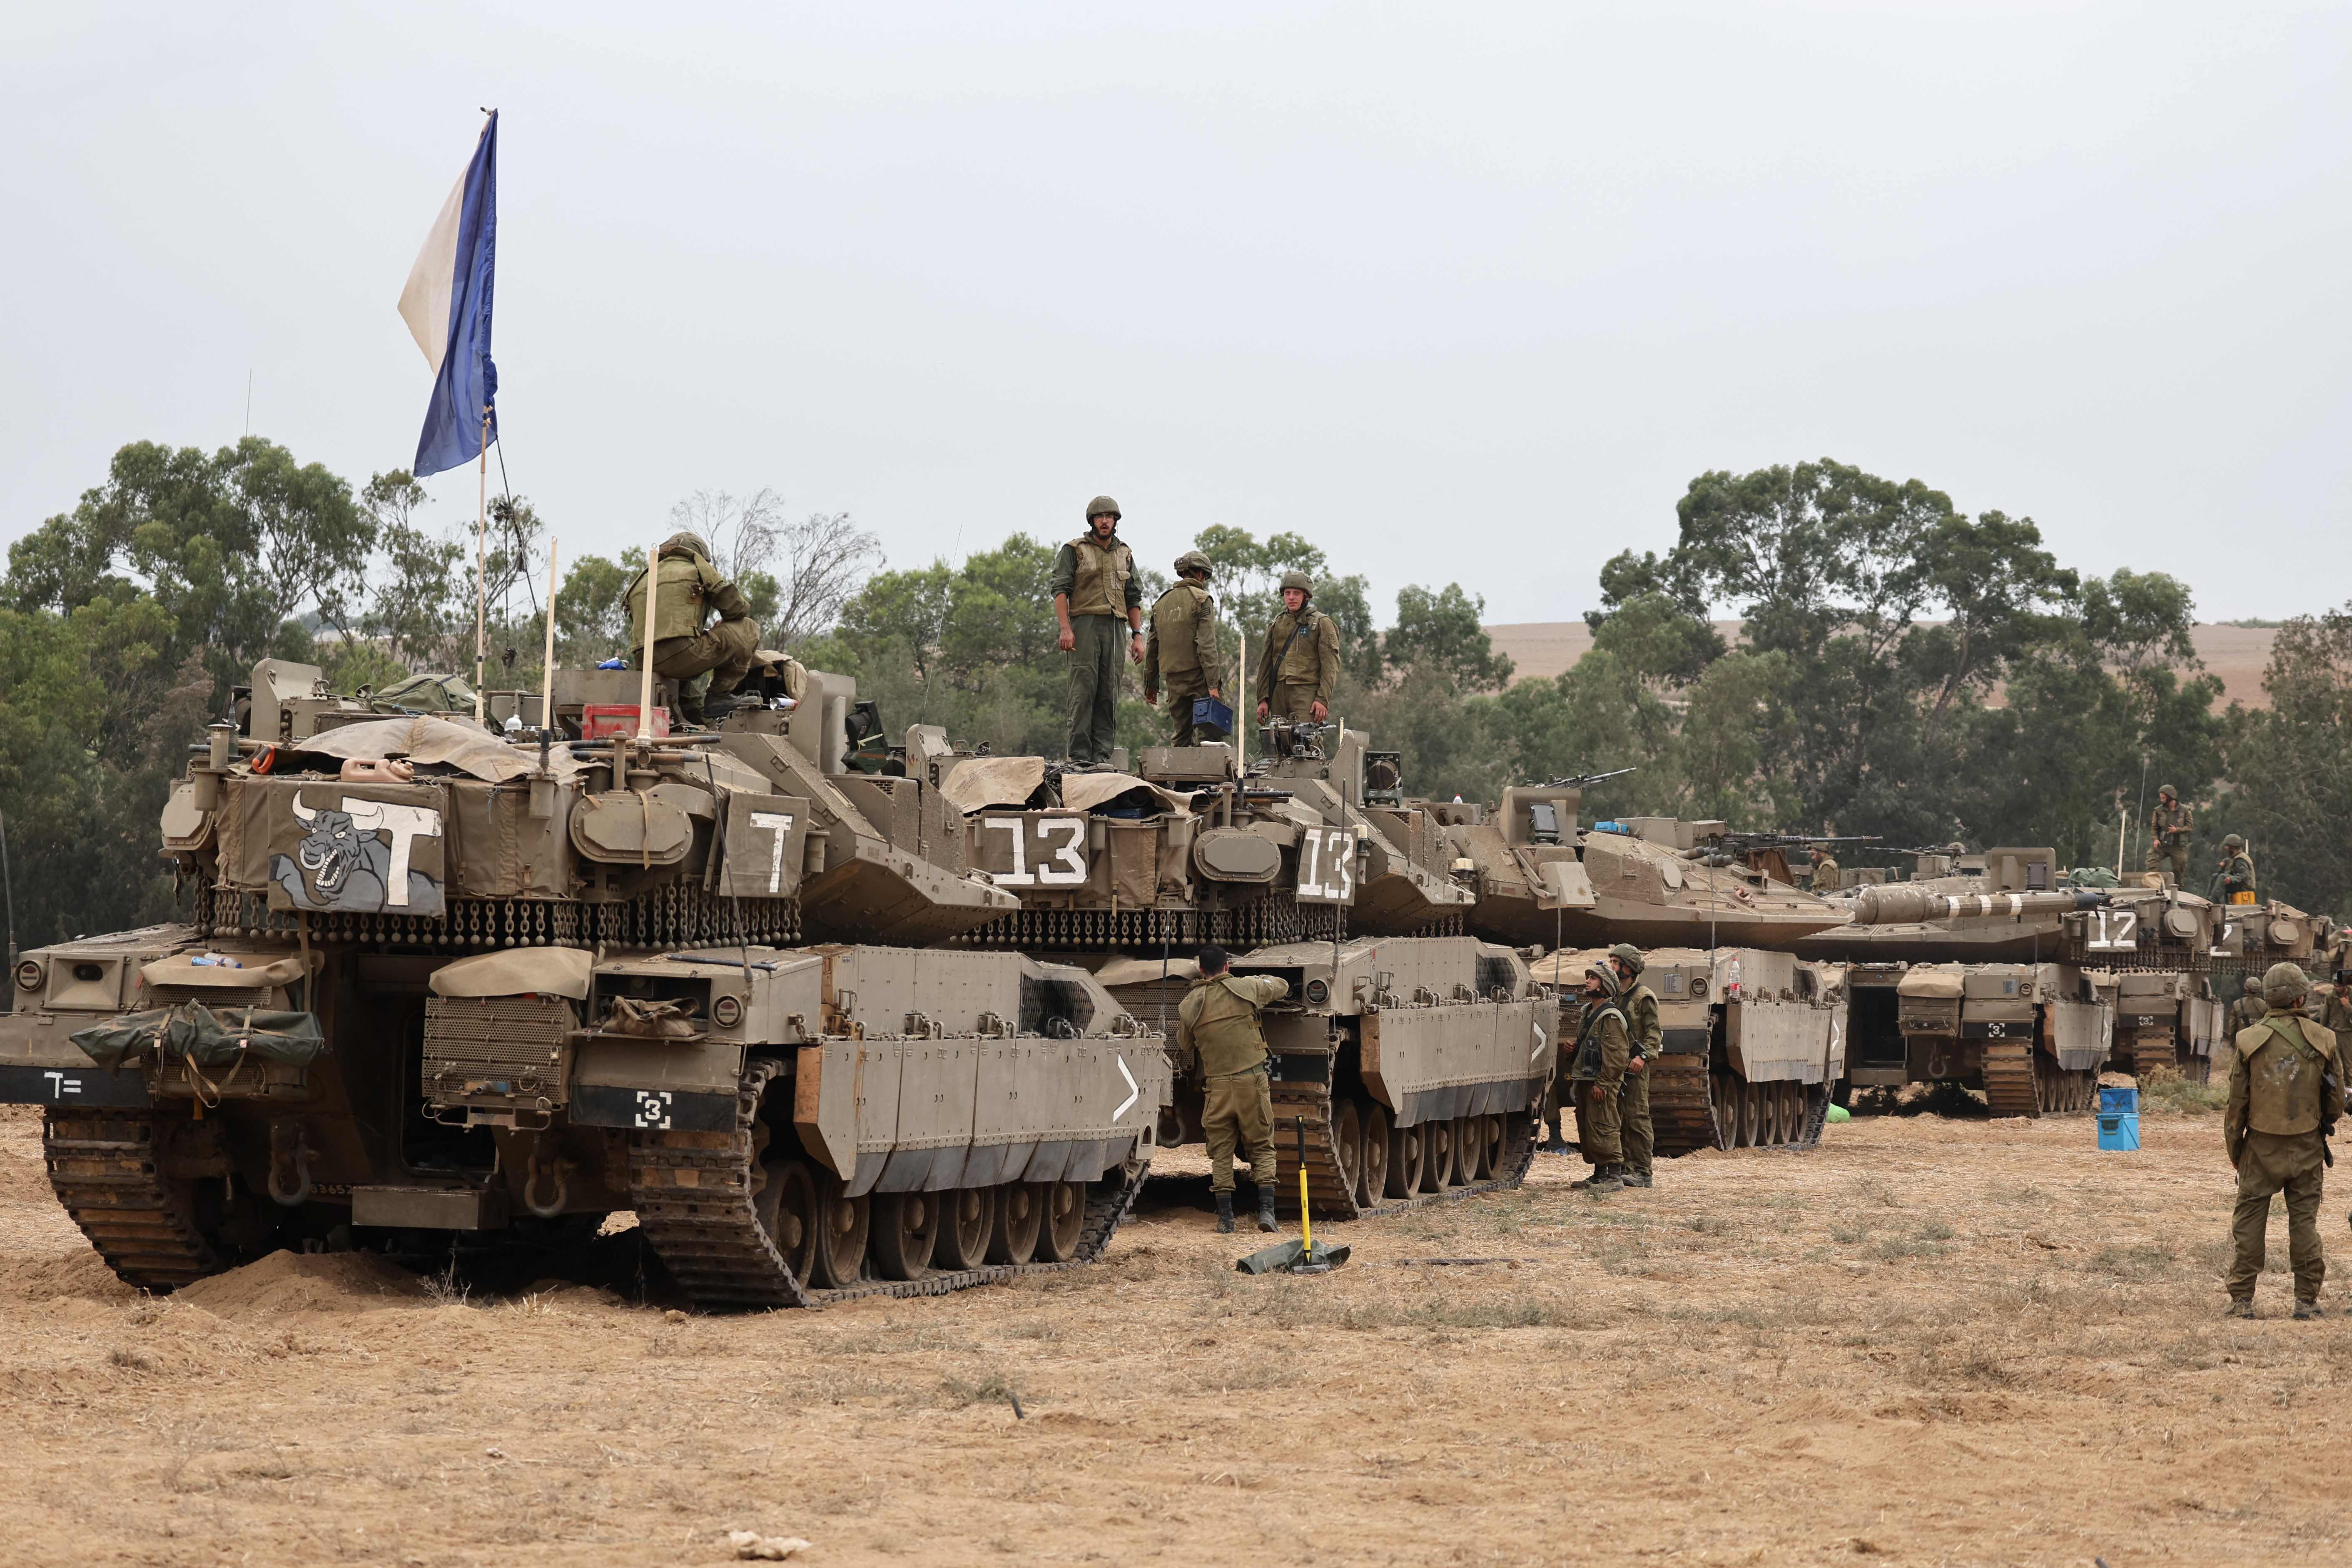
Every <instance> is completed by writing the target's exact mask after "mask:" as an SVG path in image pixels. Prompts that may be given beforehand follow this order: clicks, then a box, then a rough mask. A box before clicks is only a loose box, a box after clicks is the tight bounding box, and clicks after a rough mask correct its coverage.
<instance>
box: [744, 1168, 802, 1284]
mask: <svg viewBox="0 0 2352 1568" xmlns="http://www.w3.org/2000/svg"><path fill="white" fill-rule="evenodd" d="M760 1171H761V1183H760V1190H759V1192H758V1193H757V1194H754V1195H753V1197H752V1199H751V1213H752V1214H753V1215H755V1216H756V1217H757V1218H758V1219H759V1222H760V1228H761V1230H764V1231H766V1232H767V1233H768V1239H769V1240H771V1241H772V1242H774V1243H775V1244H776V1250H777V1251H778V1252H781V1253H782V1254H783V1255H784V1267H785V1268H789V1269H791V1270H792V1275H793V1279H797V1280H799V1281H800V1282H801V1284H802V1286H803V1288H805V1287H806V1286H807V1284H808V1282H809V1277H810V1275H812V1274H813V1273H814V1272H815V1269H816V1240H817V1201H816V1177H815V1176H814V1175H813V1174H811V1173H810V1171H809V1168H808V1165H807V1163H806V1162H804V1161H801V1160H767V1161H763V1162H761V1166H760Z"/></svg>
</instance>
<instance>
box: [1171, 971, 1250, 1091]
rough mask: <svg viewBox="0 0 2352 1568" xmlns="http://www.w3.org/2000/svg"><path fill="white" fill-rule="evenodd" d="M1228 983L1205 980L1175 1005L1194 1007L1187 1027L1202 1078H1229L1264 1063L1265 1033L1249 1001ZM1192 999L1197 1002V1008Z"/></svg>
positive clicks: (1223, 979)
mask: <svg viewBox="0 0 2352 1568" xmlns="http://www.w3.org/2000/svg"><path fill="white" fill-rule="evenodd" d="M1232 980H1233V977H1232V976H1231V975H1228V974H1221V975H1219V976H1217V978H1215V979H1214V980H1210V981H1205V982H1203V983H1202V984H1201V985H1199V986H1198V987H1196V988H1195V989H1194V991H1193V993H1192V995H1191V996H1187V997H1185V998H1184V1000H1183V1002H1182V1003H1181V1004H1180V1009H1181V1007H1194V1011H1193V1014H1192V1018H1191V1019H1190V1020H1189V1022H1188V1024H1187V1026H1188V1027H1189V1028H1190V1029H1191V1030H1192V1049H1193V1050H1194V1051H1195V1052H1196V1053H1198V1055H1199V1057H1200V1059H1201V1076H1202V1078H1230V1077H1232V1076H1233V1075H1234V1074H1235V1073H1244V1072H1248V1071H1250V1070H1252V1069H1253V1068H1256V1067H1257V1066H1258V1064H1259V1063H1261V1062H1263V1061H1265V1030H1264V1029H1262V1028H1261V1027H1259V1026H1258V1021H1257V1008H1256V1007H1255V1006H1254V1005H1251V1003H1250V1000H1249V998H1247V997H1245V996H1238V995H1235V994H1234V991H1233V987H1232ZM1194 997H1198V998H1199V999H1200V1000H1199V1004H1198V1005H1197V1007H1195V1006H1194V1001H1193V998H1194Z"/></svg>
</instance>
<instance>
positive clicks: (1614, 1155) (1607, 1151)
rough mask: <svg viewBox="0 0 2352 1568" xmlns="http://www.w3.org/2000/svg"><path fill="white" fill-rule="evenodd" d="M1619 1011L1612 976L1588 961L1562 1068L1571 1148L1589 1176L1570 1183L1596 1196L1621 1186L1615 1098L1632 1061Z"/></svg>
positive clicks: (1629, 1039)
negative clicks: (1579, 1019) (1570, 1107)
mask: <svg viewBox="0 0 2352 1568" xmlns="http://www.w3.org/2000/svg"><path fill="white" fill-rule="evenodd" d="M1632 1060H1633V1040H1632V1037H1631V1036H1630V1034H1629V1033H1628V1030H1627V1026H1626V1021H1625V1010H1624V1008H1623V1007H1622V1006H1620V1005H1618V1001H1617V994H1616V986H1615V976H1614V974H1613V973H1612V972H1611V971H1610V970H1608V969H1606V968H1604V967H1602V966H1601V965H1600V964H1597V963H1596V964H1594V965H1592V966H1591V968H1589V969H1587V970H1586V971H1585V972H1584V1023H1583V1026H1581V1027H1580V1028H1579V1029H1578V1030H1577V1032H1576V1049H1575V1051H1574V1053H1573V1055H1572V1057H1571V1058H1570V1067H1569V1070H1568V1079H1569V1089H1570V1092H1571V1093H1572V1094H1574V1095H1575V1096H1576V1146H1577V1148H1578V1150H1579V1151H1580V1152H1581V1153H1582V1154H1583V1155H1584V1160H1585V1163H1587V1164H1589V1165H1591V1167H1592V1174H1591V1175H1590V1176H1587V1177H1586V1178H1584V1180H1582V1181H1580V1182H1571V1183H1570V1184H1569V1185H1570V1186H1571V1187H1573V1188H1577V1189H1579V1190H1581V1191H1583V1192H1586V1193H1589V1194H1591V1195H1593V1196H1594V1197H1600V1196H1601V1195H1603V1194H1608V1193H1622V1192H1623V1191H1624V1190H1625V1163H1624V1161H1625V1151H1624V1142H1623V1132H1622V1125H1621V1122H1620V1118H1619V1108H1618V1096H1619V1095H1620V1094H1621V1093H1622V1091H1623V1089H1624V1087H1625V1069H1626V1067H1627V1065H1628V1064H1629V1063H1630V1062H1631V1061H1632Z"/></svg>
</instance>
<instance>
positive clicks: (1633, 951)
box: [1609, 942, 1642, 974]
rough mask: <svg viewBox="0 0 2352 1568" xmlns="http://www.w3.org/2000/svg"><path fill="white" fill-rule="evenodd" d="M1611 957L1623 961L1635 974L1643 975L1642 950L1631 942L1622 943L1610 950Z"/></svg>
mask: <svg viewBox="0 0 2352 1568" xmlns="http://www.w3.org/2000/svg"><path fill="white" fill-rule="evenodd" d="M1609 956H1610V957H1612V958H1614V959H1617V960H1619V961H1621V962H1622V963H1623V964H1624V965H1625V967H1626V968H1627V969H1628V970H1630V971H1632V972H1633V973H1635V974H1639V973H1642V950H1641V949H1640V948H1638V947H1635V946H1634V945H1633V943H1632V942H1619V943H1618V944H1617V945H1616V946H1615V947H1612V948H1611V949H1610V950H1609Z"/></svg>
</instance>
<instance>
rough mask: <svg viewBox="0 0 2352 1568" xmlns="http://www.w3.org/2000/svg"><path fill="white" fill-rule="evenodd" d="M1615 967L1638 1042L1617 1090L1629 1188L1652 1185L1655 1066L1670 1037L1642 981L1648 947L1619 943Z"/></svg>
mask: <svg viewBox="0 0 2352 1568" xmlns="http://www.w3.org/2000/svg"><path fill="white" fill-rule="evenodd" d="M1609 968H1610V970H1611V972H1612V973H1614V974H1615V975H1616V976H1617V1001H1618V1005H1620V1006H1622V1007H1623V1008H1624V1010H1625V1022H1626V1026H1627V1028H1626V1034H1627V1037H1628V1039H1629V1041H1630V1043H1631V1044H1632V1046H1633V1055H1632V1056H1631V1057H1629V1058H1627V1059H1626V1062H1625V1080H1624V1085H1623V1087H1622V1088H1621V1089H1619V1090H1618V1092H1617V1124H1618V1129H1619V1138H1620V1141H1621V1142H1622V1147H1623V1150H1624V1155H1625V1168H1624V1170H1623V1171H1622V1173H1619V1177H1618V1179H1619V1180H1620V1181H1622V1182H1623V1183H1624V1184H1626V1185H1627V1186H1629V1187H1646V1186H1648V1185H1650V1184H1651V1178H1652V1173H1653V1172H1652V1165H1653V1161H1654V1157H1655V1152H1656V1149H1657V1135H1656V1133H1655V1132H1654V1131H1653V1130H1652V1128H1651V1126H1650V1073H1649V1068H1650V1064H1651V1063H1653V1062H1654V1061H1656V1060H1657V1059H1658V1054H1659V1053H1660V1052H1661V1051H1664V1049H1665V1048H1666V1035H1665V1030H1664V1029H1663V1028H1662V1027H1660V1026H1659V1024H1658V997H1657V994H1656V993H1655V992H1654V991H1652V990H1651V989H1650V988H1649V987H1648V986H1647V985H1644V984H1642V969H1643V963H1642V950H1641V949H1640V948H1638V947H1635V946H1634V945H1633V943H1632V942H1619V943H1618V944H1617V945H1616V946H1615V947H1612V948H1611V949H1610V950H1609Z"/></svg>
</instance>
